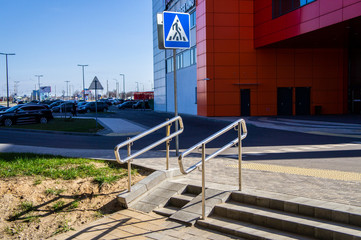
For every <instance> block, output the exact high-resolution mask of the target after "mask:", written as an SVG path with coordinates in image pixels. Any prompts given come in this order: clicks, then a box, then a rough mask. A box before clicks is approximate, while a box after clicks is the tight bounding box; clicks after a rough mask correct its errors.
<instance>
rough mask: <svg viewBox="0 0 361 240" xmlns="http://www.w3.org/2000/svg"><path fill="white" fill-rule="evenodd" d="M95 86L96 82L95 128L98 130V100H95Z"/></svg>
mask: <svg viewBox="0 0 361 240" xmlns="http://www.w3.org/2000/svg"><path fill="white" fill-rule="evenodd" d="M97 85H98V82H95V128H98V100H97V97H98V96H97V95H98V93H97Z"/></svg>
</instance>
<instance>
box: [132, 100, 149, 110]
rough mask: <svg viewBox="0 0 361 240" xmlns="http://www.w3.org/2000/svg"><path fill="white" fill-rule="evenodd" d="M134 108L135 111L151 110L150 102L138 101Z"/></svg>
mask: <svg viewBox="0 0 361 240" xmlns="http://www.w3.org/2000/svg"><path fill="white" fill-rule="evenodd" d="M132 108H134V109H149V108H150V106H149V103H148V101H138V102H136V103H135V104H133V106H132Z"/></svg>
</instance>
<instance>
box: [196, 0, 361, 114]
mask: <svg viewBox="0 0 361 240" xmlns="http://www.w3.org/2000/svg"><path fill="white" fill-rule="evenodd" d="M277 1H278V0H277ZM280 2H284V1H280ZM298 2H299V1H298ZM274 4H275V0H227V1H217V0H198V1H197V8H196V9H197V106H198V114H199V115H202V116H247V115H253V116H265V115H303V114H306V115H307V114H311V115H312V114H320V113H321V114H345V113H349V112H354V113H360V112H359V110H358V106H356V105H355V103H357V101H356V100H357V98H358V94H359V92H361V91H360V89H361V80H360V79H361V50H360V49H361V47H360V45H359V41H358V40H361V39H359V38H360V37H359V34H360V35H361V29H360V26H361V18H360V16H361V0H334V1H329V0H315V1H312V2H311V1H310V3H308V4H306V5H304V6H302V7H298V8H296V9H294V10H292V11H290V12H288V13H285V14H277V16H276V17H275V5H274ZM359 30H360V32H359ZM355 106H356V107H355Z"/></svg>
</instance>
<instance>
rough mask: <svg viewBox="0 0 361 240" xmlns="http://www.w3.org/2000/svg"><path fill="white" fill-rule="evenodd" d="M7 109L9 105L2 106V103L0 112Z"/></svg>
mask: <svg viewBox="0 0 361 240" xmlns="http://www.w3.org/2000/svg"><path fill="white" fill-rule="evenodd" d="M6 109H9V108H8V107H5V106H1V105H0V112H2V111H5V110H6Z"/></svg>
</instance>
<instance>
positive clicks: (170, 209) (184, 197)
mask: <svg viewBox="0 0 361 240" xmlns="http://www.w3.org/2000/svg"><path fill="white" fill-rule="evenodd" d="M201 192H202V188H201V187H197V186H192V185H188V186H187V187H186V188H185V189H184V191H183V192H182V193H180V194H177V195H174V196H172V197H171V198H170V199H169V200H168V202H167V203H166V204H165V205H164V206H163V207H159V208H156V209H154V212H155V213H158V214H160V215H163V216H166V217H171V216H172V215H173V214H175V213H176V212H178V211H180V210H181V208H183V207H184V206H186V205H187V204H188V203H189V202H191V201H192V200H193V199H194V198H196V197H197V196H198V195H199V194H200V193H201Z"/></svg>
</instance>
